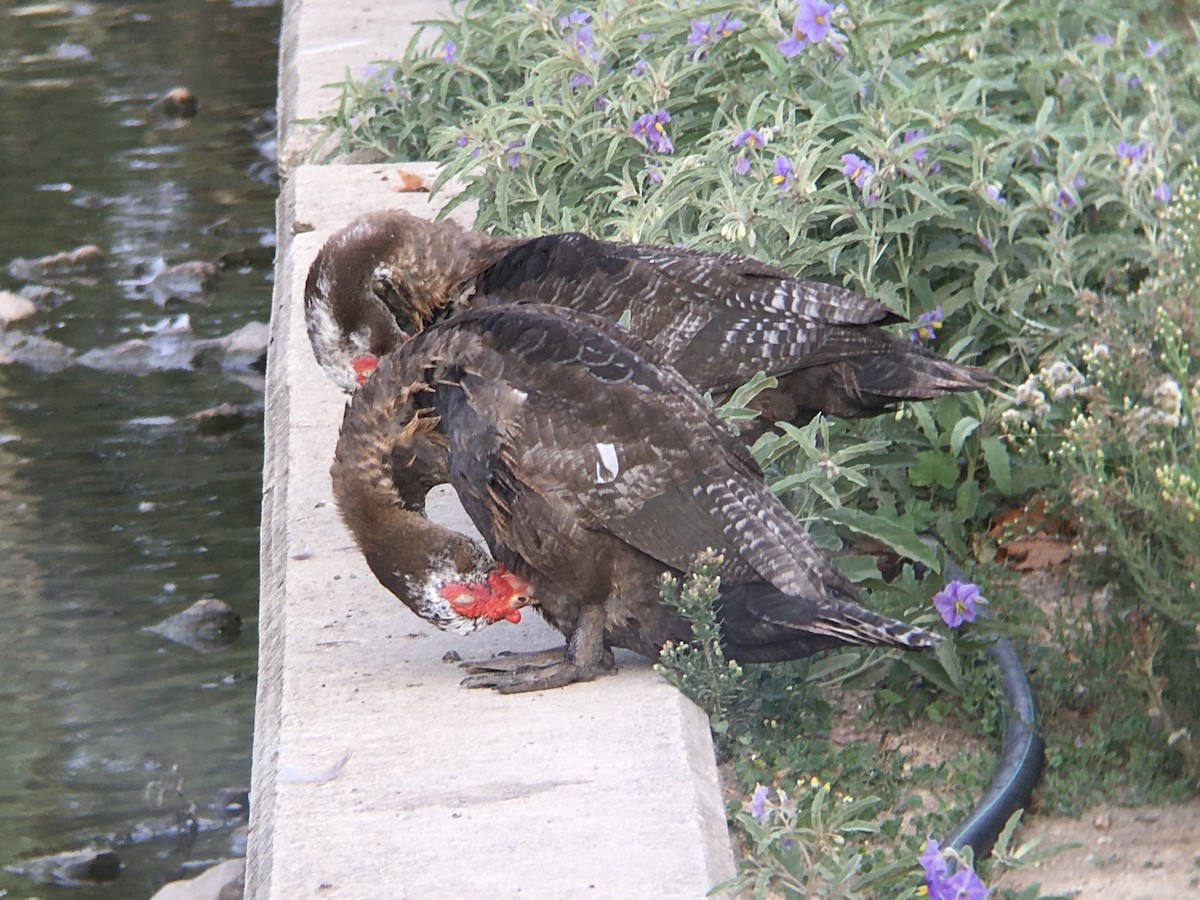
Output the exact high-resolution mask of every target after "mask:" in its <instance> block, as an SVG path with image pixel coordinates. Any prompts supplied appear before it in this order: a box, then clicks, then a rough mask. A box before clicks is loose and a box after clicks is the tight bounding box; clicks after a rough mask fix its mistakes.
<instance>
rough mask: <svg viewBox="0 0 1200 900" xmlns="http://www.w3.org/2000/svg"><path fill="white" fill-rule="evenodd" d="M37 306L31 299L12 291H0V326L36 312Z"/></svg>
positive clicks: (26, 317) (25, 317)
mask: <svg viewBox="0 0 1200 900" xmlns="http://www.w3.org/2000/svg"><path fill="white" fill-rule="evenodd" d="M37 309H38V308H37V306H36V305H35V304H34V302H33V301H32V300H28V299H26V298H25V297H22V296H21V295H20V294H14V293H12V291H0V328H3V327H5V326H6V325H8V324H9V323H10V322H19V321H20V320H21V319H28V318H29V317H30V316H32V315H33V314H34V313H36V312H37Z"/></svg>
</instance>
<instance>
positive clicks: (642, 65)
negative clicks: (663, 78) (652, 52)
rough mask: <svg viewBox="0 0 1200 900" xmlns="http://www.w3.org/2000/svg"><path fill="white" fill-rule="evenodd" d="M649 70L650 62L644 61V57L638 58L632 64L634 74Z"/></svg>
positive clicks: (641, 73) (643, 73)
mask: <svg viewBox="0 0 1200 900" xmlns="http://www.w3.org/2000/svg"><path fill="white" fill-rule="evenodd" d="M649 71H650V63H648V62H646V61H645V60H644V59H639V60H638V61H637V62H635V63H634V64H633V74H634V75H645V74H646V73H647V72H649Z"/></svg>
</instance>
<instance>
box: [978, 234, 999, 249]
mask: <svg viewBox="0 0 1200 900" xmlns="http://www.w3.org/2000/svg"><path fill="white" fill-rule="evenodd" d="M979 243H981V244H983V249H984V250H995V249H996V242H995V241H993V240H992V239H991V238H990V237H988V236H987V235H986V234H980V235H979Z"/></svg>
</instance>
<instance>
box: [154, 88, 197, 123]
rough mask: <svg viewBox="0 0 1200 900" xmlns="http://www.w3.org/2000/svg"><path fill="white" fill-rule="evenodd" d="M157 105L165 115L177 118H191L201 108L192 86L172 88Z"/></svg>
mask: <svg viewBox="0 0 1200 900" xmlns="http://www.w3.org/2000/svg"><path fill="white" fill-rule="evenodd" d="M157 105H158V108H159V109H160V110H161V111H162V112H163V114H164V115H167V116H171V117H172V118H176V119H190V118H192V117H193V116H195V115H196V111H197V110H198V109H199V108H200V104H198V103H197V102H196V95H195V94H194V93H193V92H192V89H191V88H186V87H176V88H171V90H169V91H167V92H166V93H165V94H163V95H162V97H161V98H159V101H158V104H157Z"/></svg>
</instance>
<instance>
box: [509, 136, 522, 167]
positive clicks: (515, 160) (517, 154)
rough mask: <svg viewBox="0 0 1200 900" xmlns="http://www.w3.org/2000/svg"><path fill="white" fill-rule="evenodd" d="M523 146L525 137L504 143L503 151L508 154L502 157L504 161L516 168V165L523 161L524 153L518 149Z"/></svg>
mask: <svg viewBox="0 0 1200 900" xmlns="http://www.w3.org/2000/svg"><path fill="white" fill-rule="evenodd" d="M524 146H525V139H524V138H517V139H516V140H515V141H513V142H512V143H511V144H506V145H505V147H504V150H505V152H506V153H507V154H508V155H507V156H505V157H504V161H505V162H506V163H508V164H509V165H510V166H512V168H514V169H515V168H517V167H518V166H520V165H521V163H522V162H524V161H525V154H524V153H522V152H521V151H520V149H519V148H521V147H524Z"/></svg>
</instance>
